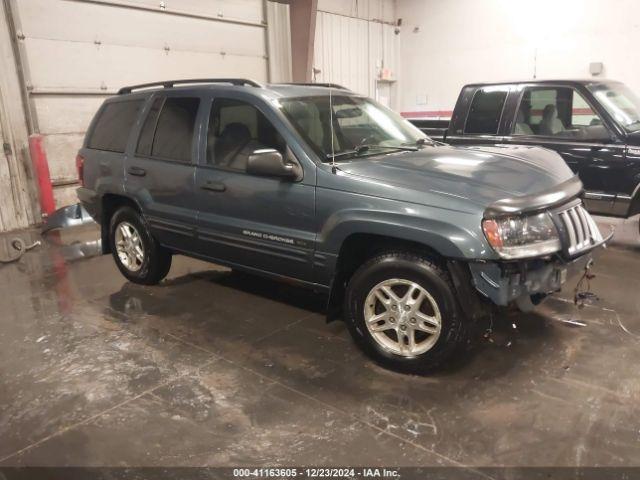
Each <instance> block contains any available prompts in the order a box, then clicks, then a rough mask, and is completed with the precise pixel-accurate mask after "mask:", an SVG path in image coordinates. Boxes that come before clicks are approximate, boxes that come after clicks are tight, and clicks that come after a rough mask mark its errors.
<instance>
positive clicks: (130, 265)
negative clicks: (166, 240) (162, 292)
mask: <svg viewBox="0 0 640 480" xmlns="http://www.w3.org/2000/svg"><path fill="white" fill-rule="evenodd" d="M109 241H110V243H111V252H112V253H113V258H114V260H115V262H116V265H117V266H118V269H119V270H120V272H121V273H122V274H123V275H124V276H125V277H126V278H127V279H129V280H130V281H132V282H134V283H141V284H143V285H155V284H157V283H159V282H160V281H161V280H162V279H163V278H164V277H166V276H167V273H169V269H170V268H171V252H170V251H169V250H167V249H166V248H164V247H163V246H162V245H160V244H159V243H158V241H157V240H156V239H155V238H154V237H153V235H152V234H151V231H150V230H149V227H148V226H147V223H146V222H145V221H144V219H143V218H142V216H141V215H140V214H139V213H138V212H137V211H136V210H134V209H133V208H131V207H122V208H120V209H119V210H118V211H116V212H115V213H114V214H113V217H112V218H111V224H110V226H109Z"/></svg>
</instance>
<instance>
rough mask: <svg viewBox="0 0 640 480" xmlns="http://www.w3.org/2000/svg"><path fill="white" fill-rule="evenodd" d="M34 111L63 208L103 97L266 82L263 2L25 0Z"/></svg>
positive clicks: (25, 53)
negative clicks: (220, 80)
mask: <svg viewBox="0 0 640 480" xmlns="http://www.w3.org/2000/svg"><path fill="white" fill-rule="evenodd" d="M14 4H15V5H16V11H15V12H14V16H15V17H16V18H15V20H16V27H17V29H18V30H19V34H18V38H20V39H21V40H20V45H21V50H22V57H23V58H22V60H23V63H24V64H25V65H24V67H25V71H26V77H27V81H28V83H29V84H28V89H29V90H30V100H31V102H30V103H31V109H32V113H33V116H34V121H35V123H36V125H37V129H38V130H39V132H40V133H42V134H43V135H44V136H45V149H46V152H47V155H48V158H49V166H50V170H51V176H52V180H53V182H54V185H55V186H57V188H55V189H54V194H55V196H56V203H57V206H58V207H60V206H62V205H66V204H70V203H75V202H76V199H75V187H76V185H74V184H73V182H74V181H75V178H76V172H75V155H76V152H77V150H78V148H79V147H80V145H81V142H82V139H83V137H84V132H85V130H86V128H87V125H88V123H89V121H90V120H91V118H92V116H93V114H94V113H95V111H96V110H97V108H98V107H99V105H100V103H101V102H102V101H103V100H104V98H105V97H106V95H108V94H112V93H113V92H115V91H117V90H118V89H119V88H120V87H122V86H124V85H130V84H136V83H144V82H150V81H157V80H163V79H179V78H201V77H204V78H206V77H228V76H232V77H247V78H252V79H255V80H258V81H267V80H268V59H267V40H266V27H265V4H264V3H263V1H262V0H166V1H158V0H126V1H125V0H20V1H19V2H15V3H14Z"/></svg>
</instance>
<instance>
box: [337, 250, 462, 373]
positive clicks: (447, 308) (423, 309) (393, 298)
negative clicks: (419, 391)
mask: <svg viewBox="0 0 640 480" xmlns="http://www.w3.org/2000/svg"><path fill="white" fill-rule="evenodd" d="M345 302H346V305H345V309H344V311H345V313H346V317H347V318H346V321H347V324H348V326H349V331H350V332H351V335H352V336H353V338H354V340H355V341H356V343H357V344H358V345H359V346H360V347H361V348H362V349H363V350H364V351H365V353H367V354H368V355H369V356H371V357H372V358H373V359H374V360H376V361H378V362H379V363H381V364H382V365H384V366H387V367H390V368H393V369H397V370H404V371H411V372H416V373H418V372H419V373H422V372H425V371H428V370H432V369H434V368H436V367H438V366H440V365H441V364H442V363H443V362H444V361H446V360H447V358H449V356H450V355H451V354H452V353H453V352H454V351H455V349H456V347H458V346H459V345H460V344H461V343H463V342H464V339H465V335H464V328H463V327H464V325H463V323H464V322H463V319H462V318H461V314H460V311H459V309H458V305H457V303H456V300H455V296H454V290H453V285H452V283H451V279H450V278H449V275H448V273H447V272H445V271H444V270H442V269H441V268H439V267H438V266H436V265H435V264H434V263H433V262H431V261H430V260H429V259H428V258H426V257H424V256H421V255H418V254H413V253H407V252H389V253H385V254H382V255H379V256H377V257H375V258H372V259H371V260H369V261H367V262H366V263H365V264H364V265H362V266H361V267H360V268H359V269H358V270H357V271H356V273H355V274H354V275H353V277H352V278H351V280H350V282H349V285H348V287H347V292H346V295H345Z"/></svg>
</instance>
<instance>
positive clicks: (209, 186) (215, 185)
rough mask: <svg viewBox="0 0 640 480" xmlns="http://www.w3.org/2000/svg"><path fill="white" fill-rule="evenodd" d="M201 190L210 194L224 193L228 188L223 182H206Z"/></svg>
mask: <svg viewBox="0 0 640 480" xmlns="http://www.w3.org/2000/svg"><path fill="white" fill-rule="evenodd" d="M201 188H202V189H203V190H209V191H210V192H224V191H225V190H226V189H227V186H226V185H225V184H224V183H222V182H206V183H205V184H204V185H202V187H201Z"/></svg>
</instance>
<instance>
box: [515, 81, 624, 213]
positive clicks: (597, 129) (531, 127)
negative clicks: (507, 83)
mask: <svg viewBox="0 0 640 480" xmlns="http://www.w3.org/2000/svg"><path fill="white" fill-rule="evenodd" d="M520 95H521V97H520V103H519V105H518V108H517V116H516V119H515V120H514V121H513V123H512V128H511V135H510V136H506V137H505V138H504V142H505V143H517V144H523V145H539V146H541V147H545V148H550V149H552V150H555V151H556V152H558V153H559V154H560V155H561V156H562V158H563V159H564V161H565V162H566V163H567V165H568V166H569V167H570V168H571V170H573V171H574V172H575V173H577V174H578V175H579V176H580V180H582V183H583V184H584V187H585V191H586V193H585V203H586V206H587V208H588V210H589V211H591V212H592V213H599V214H604V215H613V214H615V212H616V210H617V205H616V197H617V194H618V193H619V185H617V181H616V180H617V179H619V178H620V175H621V173H622V170H623V169H624V168H625V166H626V162H625V146H624V144H623V143H622V142H618V141H617V140H615V136H614V135H613V134H612V133H611V132H610V131H609V129H608V127H607V126H606V125H605V124H604V123H603V121H602V119H601V118H600V116H599V115H598V114H597V112H596V111H595V110H594V109H593V108H592V107H591V106H590V105H589V103H588V102H587V101H586V100H585V98H584V97H583V96H582V95H581V94H580V92H578V91H577V90H575V89H574V88H572V87H569V86H558V87H554V86H544V87H540V86H537V87H536V86H532V87H526V88H524V89H523V90H522V92H521V93H520Z"/></svg>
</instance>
